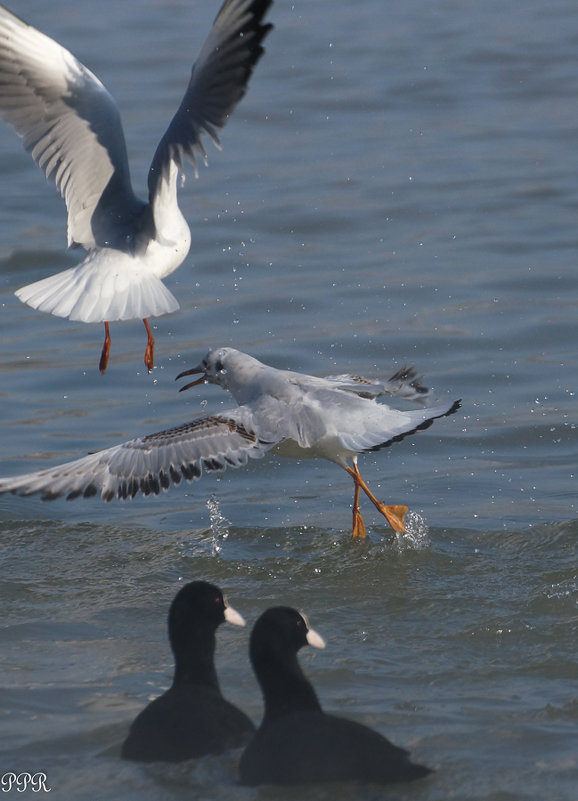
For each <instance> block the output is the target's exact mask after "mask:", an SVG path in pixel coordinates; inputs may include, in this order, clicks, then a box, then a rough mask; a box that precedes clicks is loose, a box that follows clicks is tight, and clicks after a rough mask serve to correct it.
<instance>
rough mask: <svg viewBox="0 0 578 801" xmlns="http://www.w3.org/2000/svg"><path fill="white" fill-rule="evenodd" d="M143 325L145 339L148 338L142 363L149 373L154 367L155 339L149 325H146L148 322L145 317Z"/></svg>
mask: <svg viewBox="0 0 578 801" xmlns="http://www.w3.org/2000/svg"><path fill="white" fill-rule="evenodd" d="M143 323H144V326H145V328H146V330H147V337H148V341H147V347H146V350H145V355H144V363H145V364H146V366H147V368H148V371H149V373H150V371H151V370H152V369H153V367H154V366H155V338H154V337H153V334H152V331H151V329H150V326H149V323H148V320H147V319H146V317H145V319H144V320H143Z"/></svg>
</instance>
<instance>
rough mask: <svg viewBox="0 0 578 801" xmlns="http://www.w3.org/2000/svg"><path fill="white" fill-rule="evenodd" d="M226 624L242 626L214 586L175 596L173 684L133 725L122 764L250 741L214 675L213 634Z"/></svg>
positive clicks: (189, 587)
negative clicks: (129, 760) (126, 761)
mask: <svg viewBox="0 0 578 801" xmlns="http://www.w3.org/2000/svg"><path fill="white" fill-rule="evenodd" d="M225 620H227V621H228V622H229V623H234V624H236V625H240V626H243V625H245V621H244V620H243V618H242V617H241V615H240V614H239V613H238V612H235V610H234V609H232V608H231V607H230V606H228V605H227V603H226V601H225V600H224V598H223V594H222V592H221V591H220V589H219V588H218V587H215V586H214V585H213V584H208V583H207V582H205V581H193V582H191V583H190V584H186V585H185V586H184V587H183V588H182V589H181V590H180V591H179V592H178V593H177V595H176V596H175V598H174V600H173V602H172V604H171V608H170V611H169V640H170V643H171V648H172V650H173V654H174V657H175V673H174V678H173V684H172V686H171V687H170V689H168V690H167V691H166V692H165V693H164V694H163V695H161V696H160V697H159V698H156V699H155V700H154V701H152V702H151V703H150V704H149V705H148V706H147V707H146V708H145V709H143V711H142V712H141V713H140V714H139V715H138V717H137V718H136V719H135V721H134V723H133V724H132V726H131V728H130V731H129V734H128V737H127V738H126V740H125V741H124V744H123V747H122V756H123V757H124V758H125V759H133V760H136V761H139V762H157V761H164V762H182V761H183V760H185V759H191V758H192V757H200V756H204V755H205V754H218V753H221V752H223V751H226V750H228V749H230V748H239V747H241V746H243V745H246V744H247V742H248V741H249V740H250V738H251V736H252V734H253V733H254V731H255V726H254V725H253V723H252V722H251V720H250V719H249V718H248V717H247V715H245V713H244V712H241V710H240V709H237V707H236V706H233V704H231V703H230V702H229V701H227V700H225V698H223V696H222V694H221V689H220V687H219V681H218V679H217V674H216V671H215V664H214V654H215V633H216V631H217V628H218V627H219V626H220V625H221V623H223V622H224V621H225Z"/></svg>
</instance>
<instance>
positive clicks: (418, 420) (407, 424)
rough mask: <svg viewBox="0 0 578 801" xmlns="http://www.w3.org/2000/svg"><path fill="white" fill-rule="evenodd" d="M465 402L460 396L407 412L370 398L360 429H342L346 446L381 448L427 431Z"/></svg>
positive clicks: (360, 448) (361, 450) (362, 449)
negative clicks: (439, 403) (435, 421)
mask: <svg viewBox="0 0 578 801" xmlns="http://www.w3.org/2000/svg"><path fill="white" fill-rule="evenodd" d="M461 405H462V402H461V400H457V401H454V402H453V403H450V404H449V405H448V404H446V405H445V406H437V407H431V408H429V409H421V410H419V411H409V412H404V411H399V410H398V409H391V408H390V407H389V406H387V405H386V404H385V403H377V402H376V401H374V402H371V401H370V402H369V403H368V405H367V408H366V409H365V412H364V414H363V416H360V418H359V421H358V422H359V425H358V427H357V429H356V430H355V431H351V432H346V433H343V432H342V433H340V434H339V439H340V441H341V444H342V445H343V447H344V448H346V449H347V450H351V451H352V452H357V453H362V452H363V451H378V450H380V449H381V448H387V447H388V446H389V445H393V443H394V442H401V440H402V439H404V438H405V437H408V436H410V435H411V434H415V433H417V432H418V431H424V430H425V429H426V428H429V427H430V426H431V425H432V423H433V422H434V420H438V419H439V418H440V417H449V415H451V414H455V412H457V411H458V409H459V408H460V407H461Z"/></svg>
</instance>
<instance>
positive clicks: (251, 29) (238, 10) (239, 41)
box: [149, 0, 272, 200]
mask: <svg viewBox="0 0 578 801" xmlns="http://www.w3.org/2000/svg"><path fill="white" fill-rule="evenodd" d="M271 3H272V0H226V2H225V3H224V4H223V6H222V8H221V10H220V11H219V13H218V14H217V17H216V19H215V21H214V23H213V27H212V28H211V31H210V33H209V36H208V37H207V40H206V41H205V44H204V45H203V47H202V49H201V52H200V54H199V57H198V59H197V61H196V62H195V64H194V66H193V71H192V74H191V79H190V81H189V85H188V87H187V90H186V92H185V96H184V97H183V100H182V102H181V105H180V106H179V108H178V110H177V112H176V114H175V116H174V117H173V119H172V121H171V123H170V125H169V127H168V129H167V131H166V133H165V134H164V136H163V138H162V140H161V142H160V143H159V146H158V148H157V150H156V153H155V155H154V158H153V161H152V164H151V168H150V172H149V198H150V199H151V200H152V198H153V197H154V196H155V194H156V192H157V189H158V186H159V181H160V180H161V179H162V178H163V176H164V175H165V174H166V171H167V169H168V167H169V164H170V162H171V161H174V162H176V163H177V164H178V166H179V167H182V156H183V154H185V155H186V156H187V157H188V158H189V159H190V160H191V162H192V163H193V166H194V168H195V174H197V159H198V158H199V157H200V158H202V159H203V160H204V161H206V157H207V154H206V151H205V147H204V145H203V142H202V137H203V135H206V136H208V137H209V138H210V139H212V140H213V142H214V143H215V145H217V147H219V146H220V145H219V131H220V130H221V129H222V128H223V127H224V125H225V124H226V122H227V120H228V118H229V115H230V114H231V112H232V110H233V109H234V108H235V106H236V105H237V103H238V102H239V101H240V100H241V98H242V97H243V95H244V94H245V92H246V90H247V85H248V83H249V79H250V77H251V74H252V72H253V69H254V67H255V65H256V64H257V62H258V61H259V59H260V58H261V56H262V54H263V52H264V50H263V46H262V41H263V39H264V38H265V36H266V35H267V33H268V31H269V30H270V29H271V28H272V25H270V24H263V23H262V20H263V17H264V16H265V14H266V12H267V10H268V8H269V6H270V5H271Z"/></svg>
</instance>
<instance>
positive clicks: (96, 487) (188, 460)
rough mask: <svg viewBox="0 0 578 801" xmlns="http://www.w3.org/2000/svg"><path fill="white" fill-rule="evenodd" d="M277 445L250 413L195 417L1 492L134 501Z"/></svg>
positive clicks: (1, 482) (15, 480)
mask: <svg viewBox="0 0 578 801" xmlns="http://www.w3.org/2000/svg"><path fill="white" fill-rule="evenodd" d="M275 444H276V441H274V442H268V441H264V440H263V439H261V438H260V437H259V435H258V434H257V433H256V432H255V431H254V430H253V427H252V415H251V413H250V412H249V411H248V410H246V409H233V410H231V411H230V412H224V413H222V414H219V415H207V416H203V417H198V418H195V419H194V420H192V421H191V422H190V423H185V424H184V425H181V426H177V427H176V428H170V429H167V430H166V431H159V432H157V433H156V434H149V435H148V436H145V437H139V438H137V439H133V440H130V441H129V442H124V443H122V444H121V445H115V446H113V447H112V448H107V449H106V450H103V451H98V452H97V453H93V454H90V455H88V456H84V457H83V458H81V459H76V460H75V461H72V462H67V463H66V464H63V465H59V466H56V467H49V468H46V469H44V470H39V471H38V472H35V473H27V474H23V475H19V476H13V477H9V478H3V479H0V493H4V492H12V493H14V494H17V495H33V494H35V493H41V494H42V498H43V500H53V499H55V498H59V497H61V496H63V495H65V496H66V497H67V499H69V500H70V499H72V498H77V497H80V496H82V497H85V498H86V497H90V496H93V495H96V494H98V493H99V492H100V495H101V497H102V499H103V500H105V501H112V500H113V499H114V498H121V499H124V498H133V497H134V496H135V495H137V494H138V493H142V494H143V495H150V494H154V495H158V494H159V493H160V492H161V490H167V489H168V488H169V487H170V485H171V484H179V483H180V482H181V480H182V479H183V478H185V479H186V480H187V481H194V480H195V479H198V478H200V477H201V475H202V473H203V471H206V472H222V471H223V470H225V469H226V468H227V467H242V466H243V465H245V464H246V463H247V461H248V460H249V459H250V458H251V459H257V458H260V457H262V456H263V455H264V454H265V453H266V452H267V451H268V450H270V449H271V448H272V447H273V446H274V445H275Z"/></svg>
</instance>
